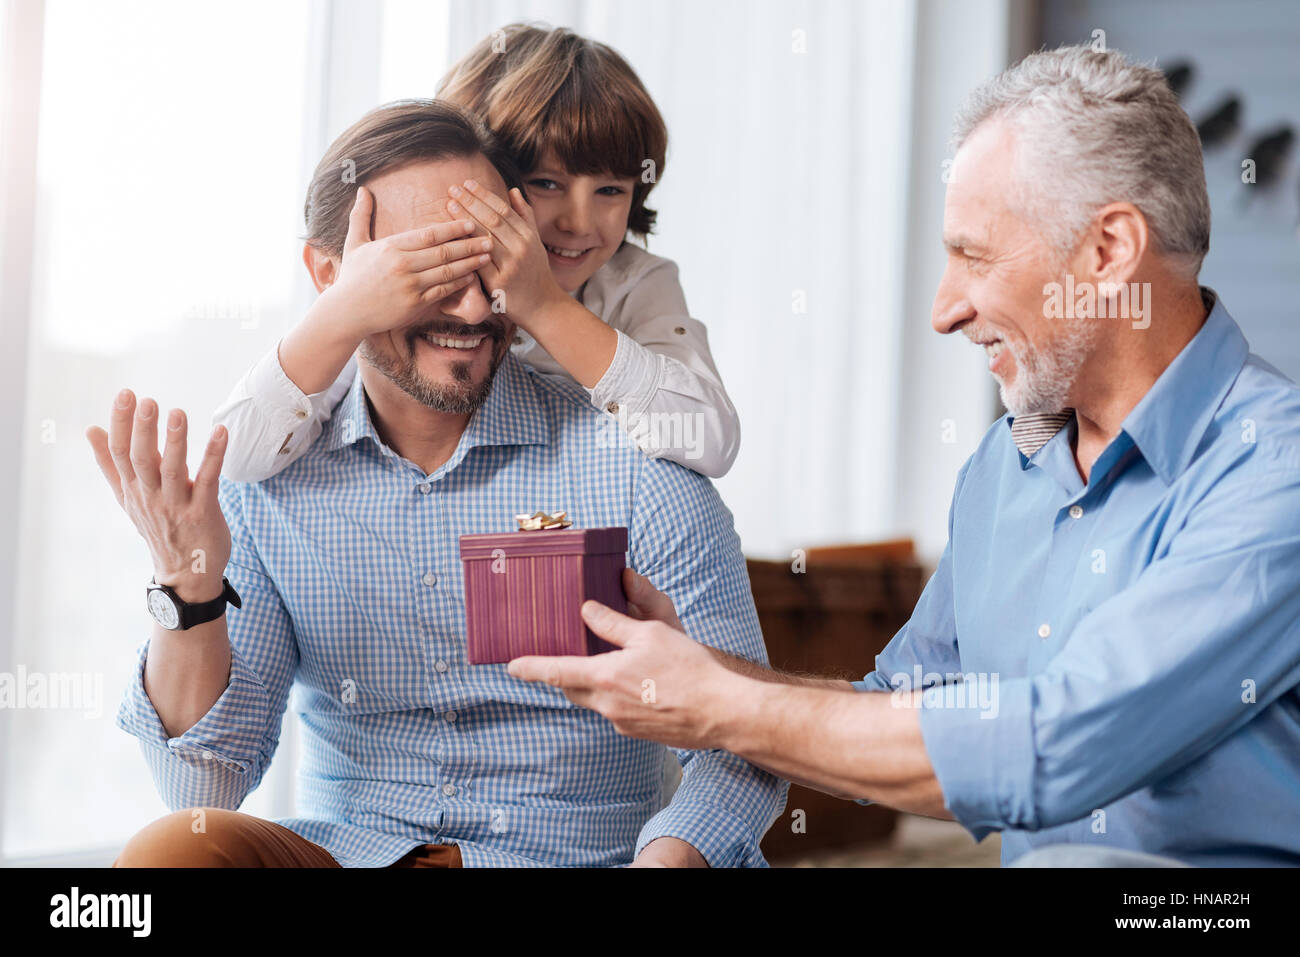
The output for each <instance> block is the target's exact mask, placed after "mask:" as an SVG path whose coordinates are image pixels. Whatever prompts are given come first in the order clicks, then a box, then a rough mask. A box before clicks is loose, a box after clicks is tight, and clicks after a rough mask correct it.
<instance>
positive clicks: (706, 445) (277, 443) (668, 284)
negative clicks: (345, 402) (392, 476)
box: [213, 242, 740, 482]
mask: <svg viewBox="0 0 1300 957" xmlns="http://www.w3.org/2000/svg"><path fill="white" fill-rule="evenodd" d="M576 298H577V299H578V301H579V302H581V303H582V304H583V305H584V306H585V307H586V308H587V309H589V310H591V312H593V313H595V314H596V315H597V316H599V317H600V318H601V319H602V320H603V321H604V322H605V323H607V324H608V325H609V326H610V327H611V328H613V329H614V331H615V332H616V333H618V347H617V349H616V350H615V353H614V359H613V361H612V362H611V363H610V366H609V368H608V369H607V370H606V371H605V374H604V375H603V376H601V379H600V381H599V382H597V383H596V386H595V388H593V389H588V390H587V393H588V395H590V396H591V402H592V405H594V406H596V408H598V409H602V410H604V411H605V412H606V414H607V416H608V418H609V424H610V429H609V432H608V433H607V434H608V435H609V437H610V441H611V442H619V441H622V442H628V441H630V442H634V443H635V444H636V445H637V446H638V447H639V448H640V449H641V450H642V451H643V452H645V453H646V454H647V455H649V456H651V457H654V458H666V459H670V460H672V461H674V462H677V463H679V464H680V465H684V466H686V467H687V468H689V469H693V470H694V471H696V472H700V473H702V474H704V475H707V476H710V477H711V478H718V477H720V476H722V475H725V474H726V472H727V470H728V469H730V468H731V464H732V462H734V461H735V459H736V452H737V451H738V450H739V448H740V419H739V417H738V416H737V415H736V410H735V408H734V407H733V406H732V404H731V400H730V399H729V398H727V393H726V390H725V389H724V388H723V387H722V379H721V377H720V376H719V375H718V370H717V368H716V367H715V366H714V364H713V356H712V355H711V354H710V352H709V339H708V332H707V330H706V329H705V327H704V324H703V323H702V322H700V321H699V320H698V319H693V318H691V316H690V314H689V313H688V312H687V309H686V296H685V294H684V293H683V292H682V287H681V283H680V281H679V280H678V278H677V265H676V263H674V262H673V261H672V260H670V259H664V258H663V257H662V256H654V255H652V254H650V253H648V252H646V251H645V250H644V249H642V248H640V247H639V246H635V245H633V244H632V243H630V242H624V243H623V245H622V246H620V247H619V249H618V251H617V252H616V253H614V255H613V256H611V257H610V260H609V262H607V263H605V265H603V266H601V267H600V269H598V270H597V271H596V273H595V275H593V276H592V277H591V278H590V279H588V280H587V282H586V283H584V284H583V286H582V288H581V289H579V290H578V293H577V296H576ZM511 352H513V353H514V355H515V356H516V357H517V358H519V359H522V360H523V361H524V362H527V363H528V364H529V365H531V366H533V367H534V368H535V369H537V370H538V371H539V372H543V373H546V374H550V375H564V376H567V373H566V372H565V371H564V369H563V368H562V367H561V366H560V364H559V363H557V362H556V361H555V360H554V359H553V358H551V356H550V354H549V353H547V352H546V350H544V349H543V348H542V347H541V346H540V345H538V343H537V342H536V340H534V339H533V338H532V337H531V336H530V335H528V333H526V332H524V331H523V330H522V329H516V330H515V341H514V344H513V345H512V346H511ZM277 353H278V346H277V348H276V349H272V350H271V351H270V352H268V353H267V354H266V355H265V356H263V357H262V358H261V359H260V360H259V361H258V362H257V364H256V365H254V366H253V367H252V368H251V369H249V370H248V372H246V373H245V374H244V376H243V377H242V378H241V379H240V380H239V382H238V383H236V385H235V388H234V391H232V392H231V393H230V395H229V396H228V397H227V398H226V401H225V402H223V403H222V404H221V406H220V407H219V408H218V409H217V411H216V412H215V413H214V415H213V424H214V425H216V424H222V425H225V427H226V429H227V431H229V433H230V441H229V444H228V447H227V449H226V456H225V461H224V464H223V465H222V474H224V475H225V476H226V477H227V478H228V479H230V480H232V481H235V482H257V481H261V480H262V479H265V478H269V477H270V476H272V475H275V474H276V473H277V472H279V471H281V470H282V469H283V468H285V467H286V466H287V465H289V463H291V462H293V461H294V460H295V459H297V458H298V457H299V456H301V455H302V454H303V453H304V452H306V451H307V449H308V448H309V447H310V446H311V444H312V443H313V442H314V441H316V438H317V437H318V436H319V435H320V434H321V430H322V428H323V427H324V423H325V422H327V421H329V418H330V415H331V414H332V413H333V411H334V408H335V406H337V405H338V403H339V402H340V400H342V398H343V396H344V395H346V394H347V392H348V389H349V388H350V387H351V384H352V380H353V378H354V377H355V375H356V371H357V364H356V359H355V357H354V358H352V359H349V360H348V364H347V365H346V366H345V367H344V369H343V372H342V373H341V374H340V375H339V377H338V379H337V380H336V381H335V382H334V384H333V385H331V386H330V387H329V388H328V389H326V390H325V391H324V392H317V393H315V394H313V395H306V394H304V393H303V391H302V390H301V389H299V388H298V387H297V386H296V385H295V384H294V383H293V380H291V379H290V378H289V377H288V376H287V375H286V374H285V372H284V369H283V368H282V367H281V365H280V360H279V357H278V354H277Z"/></svg>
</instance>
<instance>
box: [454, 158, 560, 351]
mask: <svg viewBox="0 0 1300 957" xmlns="http://www.w3.org/2000/svg"><path fill="white" fill-rule="evenodd" d="M447 191H448V192H449V193H450V194H451V195H452V196H453V197H454V199H453V200H452V201H451V202H450V203H448V204H447V210H448V211H449V212H451V213H452V214H453V215H456V216H458V215H460V213H461V212H462V211H463V212H466V213H468V214H469V215H470V216H472V217H473V218H474V219H475V220H477V221H478V223H479V225H481V226H482V227H483V228H484V229H486V230H487V231H488V235H490V236H491V237H492V239H493V240H494V242H493V244H492V254H491V258H492V262H491V264H490V265H487V266H483V267H482V268H481V269H479V275H480V276H482V277H483V286H484V288H485V289H487V291H488V295H489V296H491V297H492V298H493V300H494V303H495V301H496V297H497V295H498V292H497V290H501V292H502V293H503V294H504V296H505V301H504V302H503V303H502V304H501V308H502V310H503V311H504V312H505V314H506V315H507V316H509V317H510V319H511V320H512V321H513V322H515V323H516V324H517V325H519V326H520V327H522V328H523V329H524V331H526V332H528V331H531V330H530V329H529V324H530V322H531V321H532V319H533V317H534V316H535V315H537V313H538V312H539V311H541V310H543V309H545V308H546V306H547V305H548V304H549V303H552V302H555V301H557V300H561V301H562V300H564V299H568V298H569V296H568V294H567V293H566V292H565V291H564V290H563V289H562V288H561V287H560V284H559V283H558V282H556V280H555V274H554V273H552V272H551V261H550V258H549V257H548V256H547V255H546V247H545V246H543V245H542V237H541V236H540V235H539V234H538V231H537V220H536V218H535V217H534V216H533V210H532V207H531V206H529V205H528V201H527V200H525V199H524V195H523V193H521V192H520V191H519V190H517V189H512V190H510V202H509V204H507V203H506V202H505V201H504V200H503V199H502V198H501V197H500V196H497V195H496V194H494V193H493V192H492V191H491V190H489V189H486V188H484V187H483V186H480V185H479V184H478V183H476V182H475V181H474V180H472V179H467V180H465V188H464V189H461V188H460V187H459V186H451V187H448V190H447Z"/></svg>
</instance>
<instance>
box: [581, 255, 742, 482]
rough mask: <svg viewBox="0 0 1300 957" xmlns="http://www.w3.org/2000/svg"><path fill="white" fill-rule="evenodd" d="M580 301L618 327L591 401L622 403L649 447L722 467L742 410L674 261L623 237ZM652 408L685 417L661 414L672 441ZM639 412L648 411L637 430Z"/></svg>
mask: <svg viewBox="0 0 1300 957" xmlns="http://www.w3.org/2000/svg"><path fill="white" fill-rule="evenodd" d="M607 271H608V272H607ZM602 273H605V275H602ZM583 302H584V304H585V305H586V306H587V307H588V308H589V309H591V310H592V311H593V312H595V313H596V314H597V315H599V316H601V318H602V319H604V320H605V322H607V323H608V324H609V325H610V326H611V327H612V328H613V329H614V331H615V332H617V333H618V347H617V350H616V352H615V354H614V359H613V361H612V362H611V363H610V367H609V369H608V370H607V371H606V373H605V375H604V376H603V377H602V378H601V380H600V381H599V382H597V383H596V385H595V386H594V387H593V388H592V389H591V401H592V404H593V405H595V406H596V407H597V408H599V409H605V410H608V409H609V408H610V406H611V405H613V406H617V407H618V409H620V410H622V413H623V415H624V417H625V418H626V419H627V421H628V423H629V427H630V428H629V431H630V432H631V434H632V435H633V437H634V438H636V439H637V441H638V444H639V445H640V446H641V448H642V451H644V452H646V453H647V454H649V455H654V456H662V457H664V458H667V459H670V460H672V461H675V462H677V463H678V464H680V465H685V466H686V467H687V468H689V469H692V470H693V471H696V472H700V473H701V474H703V475H708V476H711V477H714V478H718V477H720V476H722V475H725V474H726V473H727V471H728V470H729V469H730V468H731V465H732V463H733V462H734V461H735V458H736V454H737V452H738V451H739V449H740V418H739V416H738V415H737V414H736V409H735V407H734V406H733V405H732V403H731V399H730V398H729V397H728V396H727V391H726V389H725V388H724V386H723V384H722V377H721V375H719V373H718V369H717V366H716V365H715V364H714V361H713V353H712V351H711V350H710V348H709V336H708V330H707V329H706V328H705V326H704V323H702V322H700V321H699V320H698V319H695V318H693V317H692V316H691V315H690V312H689V310H688V309H687V306H686V296H685V294H684V293H683V291H682V286H681V281H680V279H679V277H678V270H677V264H676V263H674V262H673V261H672V260H671V259H665V258H663V257H662V256H655V255H652V254H650V253H648V252H646V251H645V250H643V249H641V248H639V247H637V246H635V245H633V244H632V243H624V244H623V246H622V247H621V248H620V249H619V251H618V252H617V253H616V254H615V255H614V258H613V259H611V260H610V262H609V263H607V264H606V265H605V266H604V267H603V268H602V270H601V271H600V272H598V273H597V274H596V276H593V277H592V279H591V281H590V283H589V286H588V289H587V290H585V291H584V294H583ZM655 413H660V414H661V415H664V414H667V415H668V416H673V415H676V416H677V417H678V418H679V419H681V420H682V421H680V422H678V421H671V420H669V419H660V420H659V421H661V422H665V421H668V422H670V424H671V431H670V432H669V438H670V439H672V441H663V435H662V434H658V435H656V434H655V431H654V430H652V429H649V428H647V426H651V425H653V424H654V420H653V418H652V416H653V415H654V414H655ZM638 418H644V419H645V423H644V424H643V426H642V428H641V429H640V430H639V431H638V430H637V429H636V428H635V424H636V423H635V421H634V420H635V419H638ZM656 439H658V441H656Z"/></svg>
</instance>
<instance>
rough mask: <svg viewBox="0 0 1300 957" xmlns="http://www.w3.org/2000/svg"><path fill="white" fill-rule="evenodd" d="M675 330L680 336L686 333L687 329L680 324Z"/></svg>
mask: <svg viewBox="0 0 1300 957" xmlns="http://www.w3.org/2000/svg"><path fill="white" fill-rule="evenodd" d="M673 332H675V333H677V335H679V336H684V335H686V329H685V328H683V327H682V326H678V327H677V328H676V329H674V330H673Z"/></svg>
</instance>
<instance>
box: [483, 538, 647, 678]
mask: <svg viewBox="0 0 1300 957" xmlns="http://www.w3.org/2000/svg"><path fill="white" fill-rule="evenodd" d="M626 551H627V529H626V528H546V529H541V530H535V531H519V532H498V533H493V534H488V535H462V536H461V537H460V559H461V562H462V563H463V565H464V567H465V618H466V625H467V628H466V631H467V634H468V639H469V663H470V664H472V665H488V664H501V663H504V662H507V661H510V660H511V659H512V658H518V657H519V656H520V655H596V654H600V653H601V652H605V651H617V650H618V649H617V647H616V646H614V645H611V644H610V643H609V642H607V641H605V640H604V639H602V638H598V637H597V636H596V635H595V634H593V633H592V632H591V630H590V629H589V628H587V626H586V624H584V623H583V620H582V615H581V613H580V612H579V609H580V608H581V607H582V603H583V602H584V601H586V600H587V599H593V600H595V601H598V602H600V603H601V604H604V605H608V606H609V607H610V608H614V609H616V610H618V611H621V612H626V611H627V599H626V597H625V596H624V594H623V567H624V564H625V562H624V559H623V555H624V553H625V552H626Z"/></svg>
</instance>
